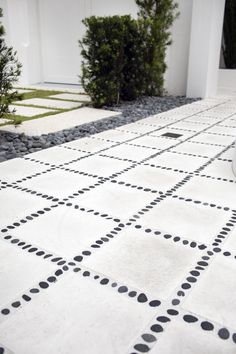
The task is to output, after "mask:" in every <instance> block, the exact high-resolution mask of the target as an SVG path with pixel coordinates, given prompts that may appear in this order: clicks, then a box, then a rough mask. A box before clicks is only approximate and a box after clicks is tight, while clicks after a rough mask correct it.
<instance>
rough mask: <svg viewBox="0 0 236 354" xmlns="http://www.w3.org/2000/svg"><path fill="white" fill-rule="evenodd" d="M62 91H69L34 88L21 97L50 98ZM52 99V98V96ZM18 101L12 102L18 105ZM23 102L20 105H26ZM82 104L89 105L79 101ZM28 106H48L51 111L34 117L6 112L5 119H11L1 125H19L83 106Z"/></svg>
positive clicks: (24, 98) (23, 98)
mask: <svg viewBox="0 0 236 354" xmlns="http://www.w3.org/2000/svg"><path fill="white" fill-rule="evenodd" d="M19 89H23V88H21V87H19ZM25 89H27V88H25ZM60 93H68V92H65V91H55V90H36V89H32V91H31V92H26V93H23V94H22V95H21V98H22V100H26V99H30V98H49V96H52V95H57V94H60ZM81 94H83V93H81ZM50 99H51V97H50ZM52 99H53V98H52ZM18 101H19V100H18ZM18 101H15V102H13V103H12V104H15V105H17V102H18ZM63 101H67V100H63ZM73 102H74V101H73ZM76 102H77V101H76ZM21 103H22V104H21ZM21 103H20V105H21V106H23V105H24V104H23V101H21ZM80 104H82V105H81V107H84V106H86V105H88V103H83V102H78V106H79V105H80ZM25 106H26V105H25ZM27 107H34V108H35V107H38V108H46V109H49V110H51V111H50V112H47V113H44V114H39V115H36V116H34V117H25V116H19V115H16V114H6V115H5V116H4V117H3V118H4V119H9V121H8V122H6V123H2V124H0V127H3V126H5V125H9V124H12V125H18V124H21V123H22V122H24V121H28V120H33V119H38V118H43V117H48V116H52V115H55V114H58V113H63V112H69V111H73V110H75V109H78V108H81V107H74V108H70V109H60V108H56V109H52V108H50V107H43V106H40V107H39V106H33V105H27Z"/></svg>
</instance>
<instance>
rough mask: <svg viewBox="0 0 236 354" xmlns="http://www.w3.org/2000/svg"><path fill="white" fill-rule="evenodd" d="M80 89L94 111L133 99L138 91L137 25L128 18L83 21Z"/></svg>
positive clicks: (140, 41) (140, 40)
mask: <svg viewBox="0 0 236 354" xmlns="http://www.w3.org/2000/svg"><path fill="white" fill-rule="evenodd" d="M83 23H84V24H85V26H86V27H87V32H86V35H85V36H84V38H83V40H82V41H81V42H80V45H81V47H82V51H81V53H82V57H83V62H82V78H81V81H82V85H83V87H84V89H85V91H86V92H87V93H88V94H89V95H90V97H91V100H92V102H93V104H94V105H95V107H101V106H103V105H105V104H108V105H111V104H114V103H118V102H119V100H120V98H123V99H128V100H131V99H134V98H136V97H137V96H138V95H139V94H140V92H141V91H142V84H141V83H140V75H141V72H142V67H143V59H142V56H143V53H142V48H143V43H144V40H143V38H142V35H141V32H140V30H139V23H138V21H135V20H133V19H131V17H130V16H111V17H95V16H92V17H90V18H87V19H85V20H84V21H83Z"/></svg>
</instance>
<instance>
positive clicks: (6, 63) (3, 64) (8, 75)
mask: <svg viewBox="0 0 236 354" xmlns="http://www.w3.org/2000/svg"><path fill="white" fill-rule="evenodd" d="M1 17H3V13H2V9H1V8H0V18H1ZM4 35H5V30H4V27H3V25H2V23H1V22H0V118H1V117H3V116H4V115H5V114H9V113H12V111H11V110H10V109H9V105H10V104H11V103H12V102H13V101H14V100H16V99H19V98H20V95H19V94H17V92H16V91H14V90H13V85H14V83H16V82H17V81H18V77H19V76H20V73H21V64H20V63H19V62H18V59H17V57H16V52H15V51H14V50H13V48H12V47H8V46H7V45H6V43H5V40H4Z"/></svg>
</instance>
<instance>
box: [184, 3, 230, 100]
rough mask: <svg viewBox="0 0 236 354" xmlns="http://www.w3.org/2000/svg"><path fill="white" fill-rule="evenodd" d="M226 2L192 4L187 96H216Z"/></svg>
mask: <svg viewBox="0 0 236 354" xmlns="http://www.w3.org/2000/svg"><path fill="white" fill-rule="evenodd" d="M224 6H225V0H193V16H192V25H191V37H190V38H191V39H190V55H189V68H188V85H187V95H188V96H189V97H209V96H214V95H215V94H216V93H217V86H218V73H219V61H220V48H221V37H222V27H223V18H224Z"/></svg>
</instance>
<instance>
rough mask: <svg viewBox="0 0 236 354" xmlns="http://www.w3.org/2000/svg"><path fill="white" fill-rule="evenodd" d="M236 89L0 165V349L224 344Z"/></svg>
mask: <svg viewBox="0 0 236 354" xmlns="http://www.w3.org/2000/svg"><path fill="white" fill-rule="evenodd" d="M235 129H236V100H235V99H228V98H227V97H225V98H214V99H207V100H203V101H199V102H196V103H193V104H190V105H186V106H183V107H180V108H178V109H174V110H172V111H168V112H165V113H162V114H159V115H156V116H152V117H149V118H146V119H143V120H140V121H138V122H136V123H132V124H129V125H125V126H122V127H119V128H117V129H114V130H110V131H106V132H103V133H99V134H96V135H94V136H91V137H90V138H84V139H80V140H77V141H73V142H70V143H66V144H64V145H61V146H58V147H54V148H51V149H48V150H44V151H40V152H37V153H33V154H31V155H27V156H25V157H24V158H18V159H14V160H10V161H7V162H4V163H1V164H0V171H1V174H0V188H1V190H0V198H1V199H0V200H1V206H0V207H1V212H0V220H1V221H0V223H1V231H0V236H1V238H0V243H1V248H0V269H1V273H0V279H1V287H0V306H1V309H0V343H1V344H0V347H1V348H2V349H1V351H2V352H4V350H5V352H6V353H15V354H16V353H17V354H39V353H45V354H54V353H63V354H67V353H68V354H71V353H76V354H77V353H80V354H90V353H96V354H106V353H107V354H108V353H109V354H113V353H122V354H123V353H127V354H131V353H132V354H134V353H135V354H140V353H146V352H151V353H153V354H159V353H160V354H173V353H177V354H189V353H194V354H199V353H201V354H209V353H217V354H218V353H221V354H224V353H227V354H234V353H235V352H236V316H235V313H236V300H235V299H236V296H235V295H236V280H235V272H236V260H235V258H236V227H235V224H236V178H235V176H234V175H233V173H232V156H233V147H234V141H235Z"/></svg>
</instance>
